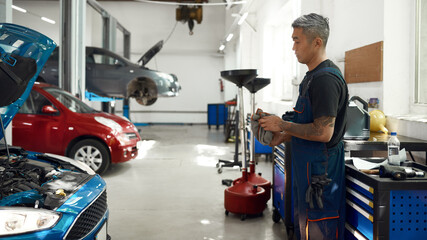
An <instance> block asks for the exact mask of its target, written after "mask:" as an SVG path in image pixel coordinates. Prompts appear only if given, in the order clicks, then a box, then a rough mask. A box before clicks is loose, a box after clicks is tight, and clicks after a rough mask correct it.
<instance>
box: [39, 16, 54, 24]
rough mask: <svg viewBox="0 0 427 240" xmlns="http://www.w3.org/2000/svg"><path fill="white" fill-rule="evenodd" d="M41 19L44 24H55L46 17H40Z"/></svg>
mask: <svg viewBox="0 0 427 240" xmlns="http://www.w3.org/2000/svg"><path fill="white" fill-rule="evenodd" d="M41 19H42V20H43V21H45V22H48V23H50V24H55V23H56V22H55V21H53V20H52V19H49V18H47V17H41Z"/></svg>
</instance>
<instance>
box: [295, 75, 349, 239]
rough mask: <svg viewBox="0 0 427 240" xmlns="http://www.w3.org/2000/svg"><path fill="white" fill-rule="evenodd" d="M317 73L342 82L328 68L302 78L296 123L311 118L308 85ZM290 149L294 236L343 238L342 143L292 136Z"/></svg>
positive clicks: (307, 120)
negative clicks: (331, 144)
mask: <svg viewBox="0 0 427 240" xmlns="http://www.w3.org/2000/svg"><path fill="white" fill-rule="evenodd" d="M319 74H332V75H334V76H335V77H338V78H339V79H341V80H342V81H344V79H343V77H342V75H341V73H340V72H339V71H337V70H336V69H334V68H330V67H326V68H321V69H318V70H316V71H315V72H313V73H312V74H310V76H308V77H309V78H311V79H304V80H306V81H303V83H304V82H305V83H306V84H301V85H300V89H299V93H300V95H299V98H298V100H297V103H296V106H295V108H294V110H295V115H294V120H293V121H294V122H295V123H312V122H313V121H314V119H313V113H312V106H311V103H310V96H309V91H308V88H309V87H310V82H311V80H312V79H313V78H314V77H315V76H318V75H319ZM306 78H307V76H306ZM291 150H292V154H291V155H292V165H293V174H294V179H293V180H294V184H293V186H294V188H293V191H294V224H295V234H296V236H297V238H298V239H344V237H343V235H344V224H345V198H344V197H345V187H343V186H344V181H345V174H344V168H345V163H344V160H343V159H344V144H343V143H342V142H340V143H339V144H338V145H336V146H334V147H332V148H329V149H328V148H327V146H326V143H322V142H315V141H308V140H304V139H301V138H296V137H292V141H291ZM319 183H320V184H319ZM319 186H320V187H319ZM338 186H341V187H340V188H339V187H338Z"/></svg>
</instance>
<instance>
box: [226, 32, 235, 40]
mask: <svg viewBox="0 0 427 240" xmlns="http://www.w3.org/2000/svg"><path fill="white" fill-rule="evenodd" d="M233 36H234V35H233V34H232V33H230V34H228V36H227V38H226V39H225V41H227V42H229V41H230V40H231V39H232V38H233Z"/></svg>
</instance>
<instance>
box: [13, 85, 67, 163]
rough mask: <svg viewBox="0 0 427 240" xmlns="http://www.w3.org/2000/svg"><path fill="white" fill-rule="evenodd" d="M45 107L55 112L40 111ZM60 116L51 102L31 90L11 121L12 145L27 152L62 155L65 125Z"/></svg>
mask: <svg viewBox="0 0 427 240" xmlns="http://www.w3.org/2000/svg"><path fill="white" fill-rule="evenodd" d="M45 106H51V107H53V108H54V109H56V110H57V112H56V113H45V112H43V110H42V109H43V107H45ZM62 115H63V114H62ZM62 115H61V113H60V112H59V110H58V108H57V107H55V105H54V104H53V103H52V102H50V101H49V100H48V99H47V98H46V97H45V96H44V95H43V94H41V93H39V92H37V91H36V90H34V89H33V90H32V91H31V93H30V95H29V96H28V98H27V100H26V101H25V103H24V104H23V105H22V107H21V109H20V110H19V112H18V113H17V114H16V116H15V117H14V119H13V121H12V143H13V145H14V146H20V147H23V148H24V149H25V150H29V151H36V152H45V153H55V154H61V155H63V154H64V147H63V146H64V143H63V136H64V129H65V128H66V124H65V121H63V116H62Z"/></svg>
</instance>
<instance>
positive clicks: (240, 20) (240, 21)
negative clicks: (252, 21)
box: [237, 12, 249, 25]
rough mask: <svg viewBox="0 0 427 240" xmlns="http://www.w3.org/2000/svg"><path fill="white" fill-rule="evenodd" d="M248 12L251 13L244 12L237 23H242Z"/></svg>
mask: <svg viewBox="0 0 427 240" xmlns="http://www.w3.org/2000/svg"><path fill="white" fill-rule="evenodd" d="M248 14H249V13H248V12H245V13H243V15H242V16H241V17H240V19H239V21H238V22H237V24H239V25H242V23H243V22H244V21H245V19H246V18H247V17H248Z"/></svg>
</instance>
